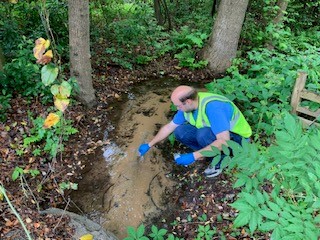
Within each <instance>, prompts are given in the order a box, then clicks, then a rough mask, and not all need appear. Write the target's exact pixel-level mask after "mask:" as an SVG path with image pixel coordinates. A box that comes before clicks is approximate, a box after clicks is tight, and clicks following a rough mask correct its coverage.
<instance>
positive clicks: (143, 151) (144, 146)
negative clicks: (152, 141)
mask: <svg viewBox="0 0 320 240" xmlns="http://www.w3.org/2000/svg"><path fill="white" fill-rule="evenodd" d="M149 149H150V146H149V144H148V143H144V144H141V145H140V147H139V150H138V151H139V154H140V156H143V155H145V154H146V153H147V152H148V151H149Z"/></svg>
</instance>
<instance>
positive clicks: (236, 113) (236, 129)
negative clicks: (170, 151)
mask: <svg viewBox="0 0 320 240" xmlns="http://www.w3.org/2000/svg"><path fill="white" fill-rule="evenodd" d="M211 101H221V102H228V103H230V104H231V105H232V107H233V115H232V118H231V121H230V131H231V132H233V133H236V134H239V135H240V136H242V137H245V138H249V137H250V136H251V134H252V130H251V127H250V125H249V124H248V122H247V120H246V119H245V118H244V116H243V114H242V113H241V111H240V110H239V108H238V107H237V106H236V105H235V104H234V103H233V102H231V101H230V100H229V99H228V98H226V97H224V96H221V95H218V94H213V93H208V92H199V93H198V116H197V119H194V117H193V114H192V112H188V113H187V112H184V117H185V119H186V120H187V121H188V122H189V123H190V124H191V125H193V126H195V127H196V128H203V127H211V124H210V122H209V119H208V116H207V114H206V105H207V104H208V103H209V102H211Z"/></svg>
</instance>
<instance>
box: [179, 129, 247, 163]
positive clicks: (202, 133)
mask: <svg viewBox="0 0 320 240" xmlns="http://www.w3.org/2000/svg"><path fill="white" fill-rule="evenodd" d="M174 135H175V138H176V139H177V140H178V141H179V142H181V143H182V144H184V145H186V146H187V147H189V148H191V149H192V150H193V151H198V150H200V149H202V148H204V147H206V146H208V145H210V144H211V143H212V142H214V141H215V140H217V137H216V135H214V133H213V132H212V130H211V128H210V127H204V128H199V129H198V128H196V127H195V126H192V125H190V124H183V125H180V126H178V127H177V128H176V129H175V130H174ZM230 139H231V140H233V141H235V142H237V143H239V144H240V145H241V141H242V137H241V136H240V135H238V134H236V133H233V132H230ZM224 157H225V155H223V154H221V159H220V161H219V162H218V163H217V164H216V168H220V165H221V162H222V160H223V158H224ZM211 160H212V158H211Z"/></svg>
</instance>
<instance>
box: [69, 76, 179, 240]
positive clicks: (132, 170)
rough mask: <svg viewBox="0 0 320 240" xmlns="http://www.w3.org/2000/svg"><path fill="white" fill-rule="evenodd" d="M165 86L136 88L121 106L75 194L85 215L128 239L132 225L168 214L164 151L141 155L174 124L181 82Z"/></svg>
mask: <svg viewBox="0 0 320 240" xmlns="http://www.w3.org/2000/svg"><path fill="white" fill-rule="evenodd" d="M159 85H160V84H159V83H157V84H152V83H149V85H148V86H144V87H139V90H137V89H136V90H134V89H133V90H132V93H129V94H128V100H127V101H124V102H123V104H121V106H117V108H118V109H119V111H121V114H120V117H118V118H117V120H116V122H113V123H110V124H109V125H108V126H106V127H105V129H104V131H105V134H104V139H101V140H102V141H103V142H104V143H105V144H104V146H103V148H102V149H98V150H96V152H95V153H94V154H93V155H91V156H90V159H87V160H86V162H87V165H88V166H87V167H86V172H85V173H84V174H83V175H82V180H81V181H80V182H79V187H78V191H75V192H74V193H72V195H71V198H72V200H73V202H75V203H76V205H77V206H78V207H79V208H80V209H81V211H82V212H84V213H85V214H86V215H87V216H89V217H90V218H91V219H93V220H95V221H96V222H98V223H100V224H101V225H102V226H103V227H105V229H107V230H108V231H111V232H112V233H114V234H115V235H116V236H117V237H118V238H119V239H123V238H124V237H126V236H127V226H133V227H137V226H138V225H139V224H141V223H142V222H143V221H144V220H145V219H146V218H147V217H152V216H154V215H156V214H158V213H159V212H160V211H161V210H163V209H164V208H165V207H164V206H165V205H166V203H165V202H164V201H163V199H164V198H163V196H164V195H165V194H166V192H167V190H169V189H170V188H171V187H172V186H173V182H172V181H171V180H170V179H169V178H168V177H167V174H168V172H169V170H168V168H167V166H165V164H164V161H163V160H164V157H163V156H162V154H161V151H160V150H159V149H157V148H156V147H154V148H152V150H150V151H149V152H148V153H147V154H146V155H145V157H143V158H141V157H139V156H138V154H137V149H138V147H139V145H140V144H141V143H144V142H146V141H148V140H150V139H151V137H152V136H153V135H154V134H155V133H156V131H157V130H158V128H159V126H162V125H163V124H165V123H166V122H167V121H168V119H167V117H166V116H167V113H168V111H169V109H170V93H171V91H172V90H173V89H174V88H175V87H176V86H177V85H178V83H172V82H170V84H168V83H167V84H165V83H161V86H159ZM169 85H170V86H169ZM111 121H112V120H111ZM110 132H112V134H110Z"/></svg>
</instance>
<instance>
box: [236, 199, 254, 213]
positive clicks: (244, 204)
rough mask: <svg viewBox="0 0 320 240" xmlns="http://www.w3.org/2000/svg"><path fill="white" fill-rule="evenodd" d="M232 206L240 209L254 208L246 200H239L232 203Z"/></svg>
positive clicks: (248, 209) (250, 209)
mask: <svg viewBox="0 0 320 240" xmlns="http://www.w3.org/2000/svg"><path fill="white" fill-rule="evenodd" d="M230 206H231V207H233V208H235V209H238V210H239V211H245V212H251V211H253V208H252V207H251V206H250V205H249V204H248V203H247V202H245V201H241V200H237V201H235V202H234V203H231V204H230Z"/></svg>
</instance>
